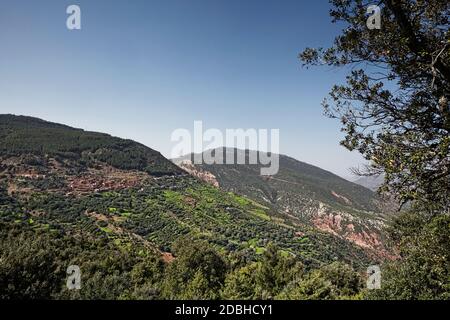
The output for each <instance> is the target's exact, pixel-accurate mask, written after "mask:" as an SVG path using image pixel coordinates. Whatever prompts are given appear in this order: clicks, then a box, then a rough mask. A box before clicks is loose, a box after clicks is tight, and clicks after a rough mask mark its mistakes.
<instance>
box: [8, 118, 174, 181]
mask: <svg viewBox="0 0 450 320" xmlns="http://www.w3.org/2000/svg"><path fill="white" fill-rule="evenodd" d="M23 153H33V154H38V155H44V154H47V155H52V156H57V157H60V158H69V159H76V160H79V161H81V163H83V164H86V165H89V164H91V163H93V162H95V161H101V162H105V163H108V164H110V165H112V166H114V167H116V168H120V169H127V170H130V169H135V170H141V171H146V172H148V173H150V174H152V175H167V174H180V173H181V171H180V170H179V169H178V168H177V167H176V166H175V165H173V164H172V163H171V162H170V161H168V160H167V159H165V158H164V157H163V156H161V154H160V153H159V152H156V151H154V150H152V149H150V148H147V147H145V146H144V145H141V144H139V143H137V142H134V141H131V140H124V139H120V138H115V137H111V136H110V135H107V134H103V133H97V132H87V131H84V130H81V129H74V128H71V127H68V126H64V125H60V124H56V123H50V122H47V121H43V120H40V119H36V118H31V117H24V116H13V115H0V154H6V155H20V154H23Z"/></svg>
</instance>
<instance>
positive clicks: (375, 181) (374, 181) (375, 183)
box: [354, 174, 384, 191]
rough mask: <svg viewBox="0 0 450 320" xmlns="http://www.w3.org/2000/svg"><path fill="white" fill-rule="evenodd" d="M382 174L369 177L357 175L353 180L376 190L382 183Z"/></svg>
mask: <svg viewBox="0 0 450 320" xmlns="http://www.w3.org/2000/svg"><path fill="white" fill-rule="evenodd" d="M383 181H384V175H382V174H381V175H376V176H370V177H359V178H358V179H356V180H355V181H354V183H356V184H359V185H361V186H363V187H366V188H367V189H370V190H372V191H377V190H378V188H379V187H380V186H381V185H382V184H383Z"/></svg>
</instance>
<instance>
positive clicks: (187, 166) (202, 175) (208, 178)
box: [178, 160, 219, 188]
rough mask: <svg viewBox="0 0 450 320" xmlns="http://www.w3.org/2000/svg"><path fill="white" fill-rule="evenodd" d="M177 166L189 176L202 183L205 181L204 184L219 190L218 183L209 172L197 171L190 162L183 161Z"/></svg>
mask: <svg viewBox="0 0 450 320" xmlns="http://www.w3.org/2000/svg"><path fill="white" fill-rule="evenodd" d="M178 166H179V167H180V168H181V169H183V170H185V171H186V172H187V173H189V174H190V175H192V176H194V177H196V178H198V179H200V180H202V181H205V182H206V183H209V184H210V185H212V186H214V187H216V188H219V182H218V181H217V179H216V176H215V175H213V174H212V173H211V172H208V171H205V170H201V169H199V168H198V167H196V166H194V165H193V164H192V162H191V161H189V160H184V161H182V162H180V163H178Z"/></svg>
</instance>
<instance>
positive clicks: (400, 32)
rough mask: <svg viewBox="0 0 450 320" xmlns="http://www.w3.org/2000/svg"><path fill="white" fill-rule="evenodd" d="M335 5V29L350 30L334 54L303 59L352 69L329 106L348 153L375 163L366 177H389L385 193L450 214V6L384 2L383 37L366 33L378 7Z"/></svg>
mask: <svg viewBox="0 0 450 320" xmlns="http://www.w3.org/2000/svg"><path fill="white" fill-rule="evenodd" d="M331 3H332V5H333V9H332V10H331V11H330V15H331V17H332V18H333V22H344V23H345V24H346V29H345V30H343V31H342V33H341V34H340V35H339V36H338V37H336V39H335V41H334V44H333V46H332V47H331V48H328V49H323V48H319V49H311V48H307V49H305V50H304V51H303V52H302V53H301V54H300V59H301V60H302V61H303V65H304V66H314V65H329V66H333V67H343V66H350V67H351V68H352V69H351V72H350V74H349V75H348V76H347V82H346V84H340V85H335V86H334V87H333V88H332V90H331V93H330V98H329V99H326V100H325V101H324V103H323V104H324V107H325V111H326V114H327V115H328V116H330V117H334V118H339V119H340V120H341V122H342V131H343V132H345V134H346V136H345V139H344V140H343V141H342V142H341V143H342V145H344V146H345V147H346V148H348V149H350V150H357V151H359V152H360V153H361V154H363V156H364V157H365V158H366V159H367V160H369V161H370V166H368V167H367V168H366V169H365V170H363V171H362V172H360V173H361V174H364V175H372V174H377V173H384V174H385V184H384V186H383V187H382V189H381V191H384V192H386V193H390V194H393V195H394V196H396V197H397V198H398V199H399V200H401V201H402V202H403V203H405V202H407V201H414V200H420V201H425V202H428V203H433V204H434V207H435V208H436V209H437V210H439V211H441V210H442V209H444V211H445V210H448V209H449V208H450V206H449V204H450V201H449V199H450V197H449V194H450V108H449V98H450V33H449V21H448V19H449V16H450V3H449V2H448V1H441V0H432V1H406V0H382V1H380V2H379V6H380V7H381V9H382V25H381V29H380V30H369V29H368V28H367V27H366V20H367V15H366V10H367V7H368V6H369V5H370V3H368V2H366V1H362V0H355V1H348V0H332V1H331Z"/></svg>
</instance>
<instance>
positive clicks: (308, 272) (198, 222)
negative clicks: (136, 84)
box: [0, 115, 380, 299]
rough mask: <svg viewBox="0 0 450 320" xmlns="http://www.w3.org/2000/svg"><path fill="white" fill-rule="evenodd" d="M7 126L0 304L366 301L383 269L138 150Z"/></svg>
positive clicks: (30, 123)
mask: <svg viewBox="0 0 450 320" xmlns="http://www.w3.org/2000/svg"><path fill="white" fill-rule="evenodd" d="M0 119H1V122H0V132H1V135H0V145H1V152H0V160H1V166H0V223H1V229H0V248H1V250H0V288H1V289H0V297H1V298H4V299H9V298H56V299H60V298H89V299H90V298H108V299H172V298H195V299H197V298H198V299H200V298H230V299H231V298H247V299H253V298H275V297H279V298H296V297H305V298H338V297H341V296H342V297H344V296H355V297H356V296H359V297H360V294H361V288H362V283H363V273H364V270H365V268H366V266H367V265H369V264H370V263H374V262H378V261H380V256H377V255H375V254H373V252H372V251H370V250H369V251H366V250H364V249H363V248H360V247H358V246H356V245H354V244H353V243H351V242H349V241H346V240H345V239H342V238H340V237H336V236H335V235H332V234H329V233H326V232H321V231H319V230H317V229H316V228H312V227H310V226H308V225H306V224H302V223H297V222H295V221H292V220H291V219H287V218H286V217H284V216H282V215H280V214H279V213H278V212H276V211H275V210H273V208H271V207H270V206H266V205H264V204H260V203H257V202H255V201H253V200H250V199H249V198H246V197H243V196H240V195H238V194H236V193H232V192H226V191H223V190H221V189H220V188H216V187H214V186H211V185H209V184H207V183H205V182H202V181H201V180H199V179H197V178H195V177H192V176H190V175H188V174H187V173H185V172H183V171H182V170H180V169H178V168H176V167H175V166H174V165H173V164H171V163H170V162H169V161H168V160H166V159H164V158H163V157H162V156H160V155H159V153H157V152H155V151H153V150H151V149H148V148H146V147H144V146H142V145H140V144H138V143H135V142H133V141H128V140H122V139H119V138H114V137H110V136H108V135H104V134H99V133H90V132H85V131H82V130H78V129H72V128H69V127H66V126H62V125H58V124H53V123H48V122H45V121H42V120H38V119H34V118H28V117H15V116H11V115H7V116H0ZM105 155H107V156H105ZM73 264H75V265H79V266H80V268H81V270H82V273H83V286H82V289H81V290H80V291H68V290H67V288H66V287H65V280H66V274H65V270H66V268H67V267H68V266H69V265H73ZM180 276H181V278H180ZM341 277H345V278H346V279H347V278H348V279H350V280H349V281H350V282H345V283H343V282H342V281H341V280H340V278H341ZM316 286H319V288H320V289H317V290H318V291H317V292H316V289H315V287H316Z"/></svg>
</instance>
